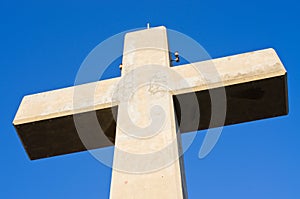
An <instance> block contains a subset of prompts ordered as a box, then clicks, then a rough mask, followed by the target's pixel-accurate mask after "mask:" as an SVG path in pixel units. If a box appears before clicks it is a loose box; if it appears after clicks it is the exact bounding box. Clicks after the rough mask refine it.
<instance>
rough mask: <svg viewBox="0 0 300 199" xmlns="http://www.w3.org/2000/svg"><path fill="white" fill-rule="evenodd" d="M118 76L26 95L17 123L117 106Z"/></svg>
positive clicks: (15, 119) (19, 110)
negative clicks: (114, 96)
mask: <svg viewBox="0 0 300 199" xmlns="http://www.w3.org/2000/svg"><path fill="white" fill-rule="evenodd" d="M119 79H120V78H119V77H117V78H113V79H108V80H102V81H97V82H92V83H87V84H82V85H76V86H72V87H67V88H62V89H57V90H52V91H47V92H42V93H37V94H33V95H27V96H25V97H23V99H22V102H21V104H20V106H19V108H18V111H17V113H16V116H15V118H14V120H13V124H14V125H19V124H24V123H30V122H36V121H41V120H47V119H51V118H56V117H62V116H68V115H73V114H77V113H82V112H89V111H93V110H98V109H103V108H108V107H112V106H115V105H116V104H117V103H116V102H114V101H113V99H112V98H113V95H114V91H115V86H116V85H117V83H118V82H119ZM33 107H34V108H33Z"/></svg>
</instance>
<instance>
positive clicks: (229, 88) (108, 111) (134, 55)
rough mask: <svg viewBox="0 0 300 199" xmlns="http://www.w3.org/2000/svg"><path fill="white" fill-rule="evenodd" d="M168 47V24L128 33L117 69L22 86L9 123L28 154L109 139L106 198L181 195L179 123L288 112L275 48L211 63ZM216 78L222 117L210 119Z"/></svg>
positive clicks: (183, 127)
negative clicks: (175, 61) (175, 57)
mask: <svg viewBox="0 0 300 199" xmlns="http://www.w3.org/2000/svg"><path fill="white" fill-rule="evenodd" d="M170 54H171V53H170V52H169V48H168V39H167V30H166V28H165V27H156V28H150V29H146V30H140V31H135V32H131V33H127V34H126V36H125V43H124V53H123V62H122V75H121V77H118V78H113V79H109V80H104V81H98V82H93V83H88V84H83V85H78V86H74V87H69V88H64V89H59V90H54V91H49V92H43V93H39V94H34V95H28V96H25V97H24V98H23V100H22V102H21V105H20V107H19V109H18V112H17V114H16V116H15V119H14V121H13V124H14V126H15V128H16V130H17V132H18V134H19V137H20V139H21V140H22V143H23V145H24V148H25V149H26V151H27V153H28V155H29V157H30V159H32V160H35V159H40V158H46V157H51V156H56V155H62V154H69V153H73V152H79V151H84V150H90V149H97V148H101V147H106V146H113V145H114V146H115V148H114V160H113V171H112V180H111V189H110V198H111V199H120V198H123V199H129V198H143V199H157V198H164V199H175V198H176V199H186V198H187V192H186V185H185V175H184V168H183V161H182V156H181V155H182V146H181V139H180V138H181V137H180V135H181V133H185V132H190V131H196V130H201V129H207V128H211V127H217V126H222V125H230V124H237V123H242V122H248V121H253V120H258V119H264V118H270V117H275V116H281V115H286V114H288V101H287V84H286V82H287V75H286V70H285V69H284V67H283V65H282V63H281V61H280V59H279V58H278V56H277V54H276V52H275V51H274V50H273V49H265V50H260V51H255V52H250V53H245V54H240V55H235V56H230V57H225V58H219V59H213V60H211V61H209V63H211V64H212V65H213V66H214V68H215V70H212V68H211V67H210V64H208V61H203V62H197V63H190V64H186V65H181V66H177V67H170V66H171V65H172V64H171V62H172V59H171V56H170ZM199 71H200V72H199ZM216 71H217V73H218V74H217V75H216ZM215 76H217V77H218V78H207V77H215ZM221 88H223V90H224V91H225V92H224V93H225V95H224V96H225V97H226V100H225V101H224V104H225V106H224V107H225V109H224V110H225V114H224V120H222V117H221V115H222V113H220V114H219V113H217V115H219V116H220V117H221V120H218V117H217V120H216V121H217V122H215V123H214V124H210V120H211V119H212V115H213V114H214V113H213V109H212V105H213V104H212V103H213V102H212V101H213V100H212V96H210V92H209V91H218V90H220V89H221ZM86 90H92V93H93V95H92V99H87V98H89V97H88V94H86V93H87V92H86ZM215 106H216V107H217V108H216V109H217V110H219V109H223V108H224V107H223V108H222V106H221V105H220V104H218V103H216V105H215ZM218 107H219V108H218ZM197 112H198V113H197ZM225 115H226V117H225ZM95 123H96V124H98V125H95ZM99 124H100V125H99Z"/></svg>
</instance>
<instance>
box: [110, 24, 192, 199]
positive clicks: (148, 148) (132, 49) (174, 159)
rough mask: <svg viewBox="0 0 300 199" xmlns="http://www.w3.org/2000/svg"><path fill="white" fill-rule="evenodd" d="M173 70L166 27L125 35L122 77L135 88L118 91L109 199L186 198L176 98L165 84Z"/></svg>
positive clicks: (125, 86) (122, 87)
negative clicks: (169, 71)
mask: <svg viewBox="0 0 300 199" xmlns="http://www.w3.org/2000/svg"><path fill="white" fill-rule="evenodd" d="M169 67H170V58H169V50H168V41H167V35H166V29H165V28H164V27H158V28H152V29H149V30H142V31H137V32H133V33H128V34H127V35H126V37H125V46H124V57H123V71H122V77H123V78H124V79H128V80H129V82H131V86H130V87H128V85H127V84H121V85H120V86H121V88H120V89H119V90H120V92H121V93H122V94H121V97H120V100H119V101H120V104H119V107H118V119H117V121H118V122H117V130H116V141H115V152H114V164H113V165H114V168H113V172H112V181H111V189H110V198H111V199H119V198H128V199H129V198H144V199H153V198H165V199H175V198H176V199H184V198H187V196H186V193H185V184H184V183H185V179H184V178H185V177H184V173H183V172H184V169H183V168H181V166H182V164H181V163H180V161H181V158H180V157H179V155H178V152H179V150H180V146H178V140H177V138H178V137H179V139H180V136H178V134H177V133H179V131H178V129H177V128H176V121H175V114H174V106H173V99H172V95H171V94H170V92H169V91H168V89H166V88H165V87H164V85H163V84H162V82H161V81H162V80H163V79H164V77H166V76H165V75H167V74H165V75H164V74H163V73H164V71H162V70H163V68H167V69H169ZM161 69H162V70H161ZM125 82H128V81H125ZM155 107H156V108H155Z"/></svg>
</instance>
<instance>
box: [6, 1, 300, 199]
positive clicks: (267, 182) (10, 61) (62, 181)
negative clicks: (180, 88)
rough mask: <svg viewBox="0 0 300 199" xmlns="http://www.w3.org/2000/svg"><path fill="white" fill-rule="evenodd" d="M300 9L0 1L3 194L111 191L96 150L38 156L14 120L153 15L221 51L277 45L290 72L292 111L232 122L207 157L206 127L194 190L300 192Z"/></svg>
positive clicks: (238, 194)
mask: <svg viewBox="0 0 300 199" xmlns="http://www.w3.org/2000/svg"><path fill="white" fill-rule="evenodd" d="M299 10H300V3H299V2H297V1H296V0H294V1H293V0H286V1H277V0H272V1H271V0H263V1H262V0H252V1H245V2H243V1H237V0H228V1H217V0H209V1H202V0H198V1H178V0H173V1H158V0H152V1H143V0H141V1H76V0H73V1H66V0H60V1H57V0H52V1H32V0H28V1H16V0H10V1H3V0H2V1H0V25H1V26H0V30H1V31H0V75H1V81H0V92H1V96H2V98H1V103H0V106H1V109H0V157H1V164H0V198H1V199H2V198H3V199H10V198H12V199H19V198H22V199H23V198H30V199H40V198H43V199H48V198H49V199H50V198H51V199H52V198H56V199H60V198H61V199H63V198H74V199H81V198H89V199H99V198H101V199H102V198H108V195H109V185H110V176H111V170H110V169H109V168H107V167H106V166H104V165H101V164H100V163H99V162H98V161H96V160H95V159H94V158H93V157H92V156H91V155H90V154H89V153H87V152H83V153H76V154H71V155H66V156H59V157H54V158H50V159H44V160H39V161H30V160H29V159H28V157H27V155H26V153H25V151H24V149H23V147H22V145H21V142H20V140H19V139H18V136H17V134H16V132H15V130H14V128H13V126H12V120H13V117H14V114H15V113H16V110H17V108H18V105H19V103H20V100H21V99H22V97H23V96H24V95H27V94H32V93H37V92H42V91H48V90H53V89H57V88H63V87H67V86H71V85H73V84H74V80H75V76H76V73H77V70H78V69H79V67H80V65H81V63H82V61H83V60H84V58H85V57H86V56H87V55H88V53H89V52H90V51H91V50H92V49H93V48H94V47H95V46H96V45H97V44H99V43H100V42H101V41H103V40H105V39H106V38H108V37H110V36H112V35H114V34H117V33H119V32H122V31H125V30H128V29H132V28H139V27H144V26H146V23H147V22H150V23H151V24H152V25H153V26H157V25H165V26H166V27H168V28H170V29H174V30H177V31H180V32H182V33H184V34H186V35H188V36H190V37H192V38H193V39H195V40H196V41H197V42H199V43H200V44H201V45H202V46H203V47H205V49H206V50H207V52H208V53H209V54H210V55H211V57H213V58H216V57H222V56H227V55H232V54H238V53H243V52H248V51H252V50H259V49H263V48H268V47H273V48H275V49H276V50H277V52H278V54H279V56H280V58H281V59H282V62H283V63H284V65H285V67H286V69H287V70H288V84H289V103H290V113H289V115H288V116H284V117H279V118H274V119H267V120H262V121H257V122H250V123H245V124H239V125H234V126H229V127H225V128H224V130H223V134H222V136H221V138H220V140H219V142H218V144H217V146H216V147H215V148H214V150H213V151H212V153H211V154H210V155H209V156H208V157H206V158H205V159H202V160H200V159H199V158H198V151H199V148H200V146H201V143H202V141H203V137H204V133H203V132H199V133H198V135H197V137H196V140H195V142H194V143H193V145H192V146H191V148H190V149H189V150H188V151H187V153H186V154H185V168H186V175H187V186H188V193H189V198H191V199H197V198H205V199H217V198H218V199H219V198H228V199H229V198H230V199H235V198H236V199H240V198H243V199H248V198H249V199H253V198H256V199H259V198H263V199H266V198H272V199H279V198H280V199H281V198H285V199H287V198H288V199H294V198H300V189H299V186H300V180H299V179H300V171H299V167H300V155H299V152H300V148H299V146H300V145H299V143H300V133H299V132H298V131H299V130H298V123H297V122H298V121H299V118H300V115H299V114H298V112H299V109H300V106H299V105H298V104H297V101H299V97H300V96H299V95H300V94H299V92H298V89H297V87H298V86H299V85H300V80H299V76H300V69H299V68H300V67H299V45H300V38H299V35H300V28H299V27H300V15H299ZM110 75H111V76H118V75H119V74H118V70H112V71H111V73H110Z"/></svg>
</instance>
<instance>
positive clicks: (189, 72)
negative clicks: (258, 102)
mask: <svg viewBox="0 0 300 199" xmlns="http://www.w3.org/2000/svg"><path fill="white" fill-rule="evenodd" d="M173 70H174V72H175V73H177V74H179V75H180V76H181V77H182V79H183V80H184V81H183V83H182V81H177V85H175V86H174V88H175V89H174V90H173V92H172V93H173V94H174V95H178V94H183V93H189V92H196V91H201V90H207V89H213V88H219V87H225V86H229V85H234V84H241V83H245V82H250V81H257V80H261V79H267V78H272V77H276V76H282V75H285V74H286V70H285V68H284V66H283V64H282V62H281V60H280V59H279V57H278V55H277V53H276V51H275V50H274V49H272V48H268V49H264V50H258V51H253V52H248V53H242V54H238V55H233V56H227V57H222V58H217V59H212V60H207V61H202V62H196V63H191V64H185V65H181V66H177V67H173Z"/></svg>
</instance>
